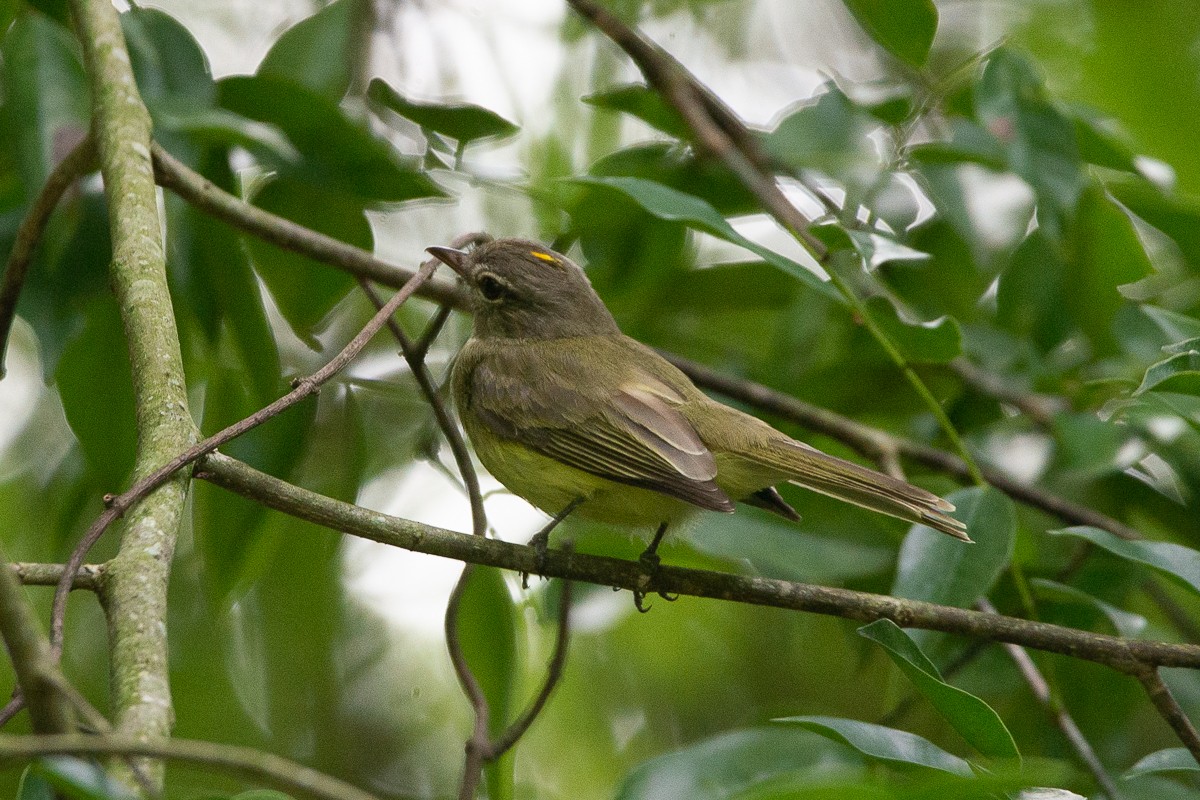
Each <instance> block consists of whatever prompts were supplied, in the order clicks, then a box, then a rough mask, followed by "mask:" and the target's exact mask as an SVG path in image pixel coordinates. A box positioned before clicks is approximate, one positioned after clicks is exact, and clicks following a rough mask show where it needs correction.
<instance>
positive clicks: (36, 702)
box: [0, 553, 75, 733]
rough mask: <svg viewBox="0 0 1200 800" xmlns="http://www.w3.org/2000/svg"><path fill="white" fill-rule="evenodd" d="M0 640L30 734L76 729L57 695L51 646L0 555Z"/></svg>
mask: <svg viewBox="0 0 1200 800" xmlns="http://www.w3.org/2000/svg"><path fill="white" fill-rule="evenodd" d="M0 638H2V639H3V640H4V646H5V647H6V648H8V655H9V658H10V659H11V660H12V665H13V672H15V673H16V676H17V686H19V687H20V690H21V695H22V697H23V698H24V701H25V705H26V707H28V709H29V716H30V718H31V719H32V720H33V730H34V731H35V732H37V733H67V732H70V731H72V730H74V728H75V715H74V714H73V713H72V712H71V704H70V702H69V701H68V700H67V698H66V696H65V695H64V694H63V693H62V692H61V691H60V688H61V686H62V684H63V683H64V682H65V680H64V678H63V676H62V673H61V672H60V671H59V669H58V664H57V663H56V660H55V658H54V651H53V649H51V647H50V643H49V642H48V641H46V639H45V637H44V636H42V632H41V630H40V629H39V628H38V623H37V618H36V617H35V616H34V613H33V609H32V608H30V607H29V603H28V601H26V599H25V595H24V593H23V591H22V589H21V584H20V583H19V582H18V581H17V576H16V573H15V572H14V571H13V570H12V569H11V567H10V566H9V563H8V561H7V560H6V559H5V558H4V556H3V554H2V553H0Z"/></svg>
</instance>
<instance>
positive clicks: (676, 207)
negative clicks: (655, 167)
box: [570, 177, 841, 300]
mask: <svg viewBox="0 0 1200 800" xmlns="http://www.w3.org/2000/svg"><path fill="white" fill-rule="evenodd" d="M570 182H571V183H574V184H579V185H583V186H602V187H607V188H609V189H615V190H617V191H619V192H621V193H622V194H624V195H626V196H628V197H629V198H631V199H632V200H633V201H634V202H636V203H637V204H638V205H639V206H641V207H642V208H643V209H644V210H645V211H647V212H649V213H650V214H651V215H653V216H655V217H657V218H659V219H665V220H671V221H675V222H682V223H684V224H686V225H688V226H689V227H691V228H695V229H696V230H701V231H704V232H705V233H709V234H712V235H713V236H716V237H717V238H719V239H724V240H725V241H727V242H732V243H733V244H736V245H739V246H741V247H744V248H745V249H747V250H749V251H750V252H752V253H754V254H755V255H757V256H760V257H761V258H762V259H763V260H764V261H766V262H767V263H768V264H771V265H772V266H775V267H778V268H779V269H781V270H783V271H784V272H786V273H787V274H789V275H791V276H792V277H794V278H798V279H799V280H800V281H801V282H802V283H804V284H805V285H807V286H808V287H809V288H812V289H816V290H817V291H819V292H821V293H822V294H823V295H825V296H826V297H831V298H835V299H839V300H840V299H841V298H840V296H839V295H838V294H837V293H836V292H835V291H834V290H833V289H832V288H830V286H829V285H828V284H827V283H826V282H825V281H822V280H821V279H820V278H818V277H817V276H816V275H815V274H814V273H813V272H812V271H811V270H808V269H805V268H804V267H802V266H801V265H800V264H797V263H796V262H795V261H792V260H791V259H790V258H785V257H784V256H781V255H779V254H778V253H776V252H775V251H773V250H769V249H767V248H766V247H763V246H762V245H759V244H758V243H756V242H752V241H750V240H749V239H747V238H746V237H744V236H742V235H741V234H740V233H738V232H737V231H736V230H734V229H733V226H732V225H730V224H729V223H728V222H726V221H725V218H724V217H722V216H721V214H720V213H719V212H718V211H717V210H716V209H715V208H713V207H712V206H711V205H709V204H708V203H706V202H705V201H703V200H701V199H700V198H699V197H695V196H694V195H690V194H684V193H683V192H679V191H676V190H675V189H672V188H671V187H669V186H664V185H662V184H661V183H654V182H652V181H646V180H642V179H640V178H616V177H588V178H574V179H572V180H571V181H570Z"/></svg>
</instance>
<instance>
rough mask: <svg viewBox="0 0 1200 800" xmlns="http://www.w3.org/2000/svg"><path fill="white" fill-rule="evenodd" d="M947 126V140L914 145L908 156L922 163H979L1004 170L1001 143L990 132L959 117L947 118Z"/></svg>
mask: <svg viewBox="0 0 1200 800" xmlns="http://www.w3.org/2000/svg"><path fill="white" fill-rule="evenodd" d="M947 125H948V127H949V131H950V136H949V138H948V139H941V140H937V141H932V142H923V143H921V144H917V145H914V146H913V147H911V148H909V151H908V154H909V156H910V157H911V158H913V159H915V160H917V161H921V162H924V163H926V164H979V165H981V166H984V167H987V168H989V169H994V170H1002V169H1004V166H1005V163H1006V159H1005V154H1004V145H1003V144H1002V143H1001V142H1000V140H999V139H997V138H996V137H995V136H994V135H992V132H991V131H989V130H988V129H987V128H984V127H983V126H982V125H979V124H978V123H976V122H974V121H972V120H968V119H963V118H962V117H951V118H950V119H948V120H947Z"/></svg>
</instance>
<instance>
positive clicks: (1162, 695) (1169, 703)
mask: <svg viewBox="0 0 1200 800" xmlns="http://www.w3.org/2000/svg"><path fill="white" fill-rule="evenodd" d="M1137 677H1138V680H1139V681H1141V682H1142V688H1144V689H1145V690H1146V694H1147V695H1149V697H1150V702H1151V703H1153V704H1154V707H1155V708H1156V709H1157V710H1158V713H1159V714H1160V715H1162V718H1163V719H1165V720H1166V721H1167V724H1169V725H1170V726H1171V728H1172V729H1173V730H1174V731H1175V735H1176V736H1178V737H1179V741H1181V742H1183V744H1184V746H1185V747H1186V748H1187V749H1188V752H1190V753H1191V754H1192V758H1194V759H1196V762H1197V763H1200V733H1197V731H1196V726H1195V725H1193V724H1192V721H1191V720H1190V719H1188V718H1187V715H1186V714H1184V713H1183V708H1181V707H1180V705H1179V702H1178V701H1177V700H1176V699H1175V696H1174V695H1172V694H1171V689H1170V688H1169V687H1168V686H1167V684H1165V683H1163V679H1162V675H1160V674H1159V672H1158V670H1157V669H1147V670H1143V671H1142V672H1140V673H1138V676H1137Z"/></svg>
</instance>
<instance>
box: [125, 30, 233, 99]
mask: <svg viewBox="0 0 1200 800" xmlns="http://www.w3.org/2000/svg"><path fill="white" fill-rule="evenodd" d="M121 27H122V30H123V31H124V33H125V40H126V42H127V43H128V46H129V59H130V62H131V63H132V65H133V72H134V75H135V76H136V78H137V84H138V91H139V92H141V95H142V99H144V100H145V101H146V105H147V106H148V107H149V108H150V111H151V113H152V114H154V115H155V118H156V119H157V116H158V114H159V113H160V112H161V111H172V110H180V109H185V108H191V109H195V108H204V107H208V106H211V105H212V103H213V100H214V99H215V98H216V94H217V92H216V86H215V85H214V84H213V80H212V75H211V73H210V72H209V69H208V59H207V58H206V57H205V55H204V51H203V50H202V49H201V47H200V44H199V43H198V42H197V41H196V39H195V37H194V36H192V34H191V32H190V31H189V30H188V29H187V28H185V27H184V26H183V25H181V24H180V23H179V22H178V21H177V20H175V19H174V18H172V17H171V16H169V15H168V14H165V13H163V12H162V11H159V10H157V9H153V8H141V7H140V6H134V7H133V8H131V9H129V11H127V12H125V13H124V14H122V15H121Z"/></svg>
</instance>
